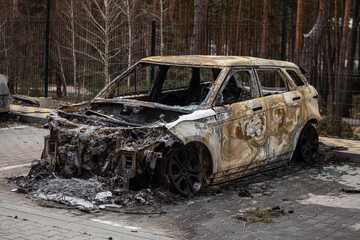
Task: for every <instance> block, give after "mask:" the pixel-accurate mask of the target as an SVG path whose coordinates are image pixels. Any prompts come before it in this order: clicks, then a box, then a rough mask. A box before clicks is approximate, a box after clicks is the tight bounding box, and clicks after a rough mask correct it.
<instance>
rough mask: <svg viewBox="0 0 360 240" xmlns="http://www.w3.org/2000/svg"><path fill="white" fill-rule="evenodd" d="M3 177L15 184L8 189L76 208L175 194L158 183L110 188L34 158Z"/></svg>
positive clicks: (152, 201)
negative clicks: (57, 171) (58, 172)
mask: <svg viewBox="0 0 360 240" xmlns="http://www.w3.org/2000/svg"><path fill="white" fill-rule="evenodd" d="M7 179H8V181H12V182H14V183H16V184H17V185H18V188H17V189H13V190H12V191H16V192H18V193H27V194H30V195H31V196H32V197H33V199H35V200H37V201H38V202H39V204H40V205H42V206H45V207H56V208H77V209H80V210H82V211H85V212H98V211H100V210H107V211H121V209H126V208H128V207H137V206H141V205H147V206H150V205H151V206H155V207H156V206H158V205H159V204H161V203H172V202H173V201H174V200H175V199H176V198H177V197H178V196H176V195H174V194H173V193H171V192H169V191H167V190H166V189H164V188H161V187H150V188H146V189H141V190H139V191H132V190H129V189H125V188H112V187H111V186H109V185H108V184H107V182H102V178H101V177H98V176H93V177H91V178H88V179H80V178H75V177H73V178H64V177H59V176H57V175H56V174H55V173H54V172H51V171H49V169H47V168H46V167H44V166H42V165H41V162H40V161H38V160H35V161H33V163H32V167H31V170H30V172H29V173H28V174H27V175H19V176H14V177H8V178H7Z"/></svg>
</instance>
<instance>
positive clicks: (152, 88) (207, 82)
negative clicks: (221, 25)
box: [104, 64, 221, 107]
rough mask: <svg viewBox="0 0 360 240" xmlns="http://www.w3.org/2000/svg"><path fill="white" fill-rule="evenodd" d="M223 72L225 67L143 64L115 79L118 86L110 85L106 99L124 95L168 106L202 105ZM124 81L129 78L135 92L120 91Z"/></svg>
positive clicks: (127, 97) (123, 96) (128, 97)
mask: <svg viewBox="0 0 360 240" xmlns="http://www.w3.org/2000/svg"><path fill="white" fill-rule="evenodd" d="M146 69H148V70H146ZM152 71H153V73H154V74H153V75H152V74H151V72H152ZM220 72H221V69H218V68H199V67H187V66H182V67H180V66H168V65H149V64H139V65H138V66H137V67H134V68H132V69H131V71H130V72H129V73H128V74H125V75H124V76H123V77H122V79H119V80H118V81H116V82H114V83H113V84H114V86H110V87H109V89H112V90H111V91H109V92H108V93H107V94H106V96H104V98H106V99H117V98H119V97H120V98H122V99H124V98H126V99H134V100H140V101H144V102H151V103H160V104H164V105H167V106H179V107H184V106H192V105H194V106H196V105H198V106H199V105H201V103H203V102H204V100H205V99H206V97H207V95H208V93H209V90H210V88H211V84H212V83H213V82H214V81H215V80H216V78H217V77H218V75H219V74H220ZM123 80H127V81H128V83H127V84H128V85H129V86H132V87H133V91H132V92H126V93H120V92H119V86H120V85H121V86H122V84H123ZM115 85H116V86H115ZM146 85H148V86H149V88H148V90H146V91H144V89H143V88H144V86H146ZM135 90H137V91H135ZM139 93H143V95H139Z"/></svg>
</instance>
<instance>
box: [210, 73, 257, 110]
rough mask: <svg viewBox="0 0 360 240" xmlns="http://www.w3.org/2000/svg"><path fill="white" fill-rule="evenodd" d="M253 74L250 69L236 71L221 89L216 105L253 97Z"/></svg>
mask: <svg viewBox="0 0 360 240" xmlns="http://www.w3.org/2000/svg"><path fill="white" fill-rule="evenodd" d="M250 81H251V75H250V72H249V71H248V70H238V71H236V72H234V73H233V74H232V75H231V76H230V77H229V80H228V81H227V83H226V85H225V87H224V88H223V89H222V90H220V92H219V93H218V95H217V97H216V99H215V106H221V105H226V104H232V103H236V102H241V101H246V100H250V99H253V96H254V95H253V91H252V88H251V87H250Z"/></svg>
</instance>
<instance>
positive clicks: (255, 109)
mask: <svg viewBox="0 0 360 240" xmlns="http://www.w3.org/2000/svg"><path fill="white" fill-rule="evenodd" d="M261 109H262V107H256V108H253V111H254V112H256V111H259V110H261Z"/></svg>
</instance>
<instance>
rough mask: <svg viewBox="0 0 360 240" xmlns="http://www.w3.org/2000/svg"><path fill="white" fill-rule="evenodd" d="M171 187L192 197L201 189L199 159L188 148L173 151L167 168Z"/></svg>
mask: <svg viewBox="0 0 360 240" xmlns="http://www.w3.org/2000/svg"><path fill="white" fill-rule="evenodd" d="M167 175H168V178H169V181H170V184H171V186H172V187H173V188H174V189H175V190H176V191H178V192H179V193H181V194H183V195H185V196H190V195H192V194H194V193H196V192H198V191H199V190H200V188H201V170H200V166H199V162H198V159H197V158H196V157H195V156H194V155H193V154H192V153H191V152H190V151H189V150H187V149H186V148H180V149H175V150H173V151H172V153H171V155H170V158H169V161H168V168H167Z"/></svg>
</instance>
